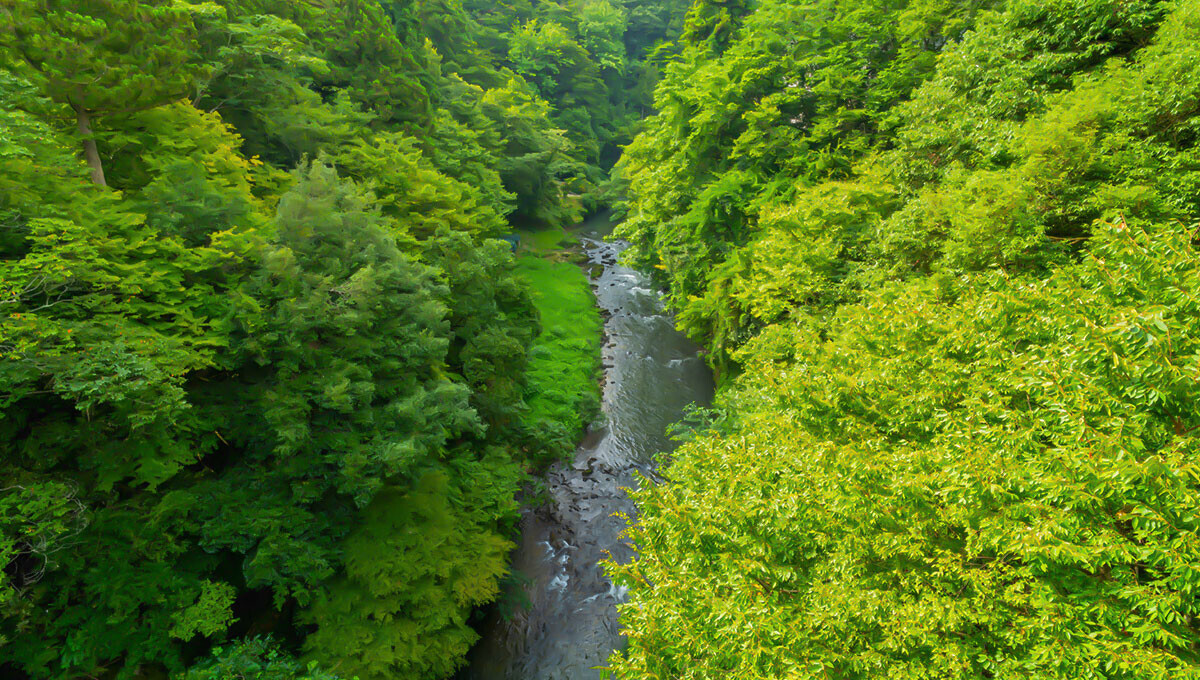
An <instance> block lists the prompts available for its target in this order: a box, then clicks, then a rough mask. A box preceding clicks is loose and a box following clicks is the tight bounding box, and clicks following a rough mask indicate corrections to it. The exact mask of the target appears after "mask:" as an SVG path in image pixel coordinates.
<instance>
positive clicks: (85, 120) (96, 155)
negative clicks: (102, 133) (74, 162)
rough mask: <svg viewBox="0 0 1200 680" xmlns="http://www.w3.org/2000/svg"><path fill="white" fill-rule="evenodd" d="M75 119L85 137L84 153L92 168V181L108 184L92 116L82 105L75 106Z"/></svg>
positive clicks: (80, 132) (102, 184)
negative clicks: (93, 128)
mask: <svg viewBox="0 0 1200 680" xmlns="http://www.w3.org/2000/svg"><path fill="white" fill-rule="evenodd" d="M75 121H76V123H78V124H79V134H80V136H81V137H83V155H84V156H85V157H86V158H87V164H88V167H89V168H91V169H92V181H93V182H95V183H96V184H99V185H100V186H102V187H103V186H108V183H107V182H105V181H104V165H103V164H102V163H101V162H100V150H99V149H97V148H96V138H95V137H93V136H92V116H91V114H89V113H88V111H87V109H85V108H83V107H82V106H76V107H75Z"/></svg>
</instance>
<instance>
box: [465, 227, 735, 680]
mask: <svg viewBox="0 0 1200 680" xmlns="http://www.w3.org/2000/svg"><path fill="white" fill-rule="evenodd" d="M607 230H608V223H607V219H605V218H603V217H602V218H601V219H600V220H597V221H596V222H595V223H592V224H585V225H583V229H582V236H583V237H584V239H583V242H584V245H585V250H586V252H587V254H588V257H589V260H590V263H591V271H592V287H593V290H594V291H595V294H596V300H597V302H598V303H599V305H600V307H601V309H603V310H604V312H605V313H606V315H607V316H608V320H607V322H606V324H605V331H606V334H607V337H606V339H605V345H604V349H603V361H604V366H605V371H604V376H605V383H604V398H603V402H602V407H601V408H602V411H603V417H602V418H601V420H600V421H599V422H597V423H594V424H593V425H592V427H591V428H589V432H588V435H587V437H586V438H585V440H584V442H583V443H582V444H581V445H580V447H579V448H578V449H577V450H576V452H575V458H574V460H573V461H572V462H570V463H569V464H568V463H562V464H558V465H555V466H553V467H552V468H551V469H550V471H549V472H548V474H547V475H546V478H545V483H546V486H547V492H548V495H549V498H550V502H549V503H547V504H546V505H545V506H543V507H539V508H530V509H527V510H525V511H524V514H523V517H522V519H521V537H520V539H519V541H518V546H517V549H516V551H515V552H514V555H513V568H514V569H515V570H517V571H518V572H519V573H521V574H524V575H525V576H526V577H528V578H529V579H530V581H529V583H528V584H527V585H526V587H525V591H526V595H527V596H528V606H527V607H524V608H522V609H521V610H519V611H517V612H516V613H515V614H512V615H510V616H509V617H504V616H501V615H500V613H499V612H493V613H492V614H491V616H490V617H489V619H488V621H487V623H486V624H485V626H484V628H483V630H482V634H483V639H482V640H481V641H480V642H479V644H478V645H476V647H475V649H474V650H472V653H471V658H470V661H469V666H468V667H467V668H466V670H464V671H463V672H462V673H461V674H460V675H459V677H460V680H590V679H592V678H599V677H600V671H599V670H598V669H597V667H599V666H603V665H604V664H605V663H606V661H607V659H608V656H609V654H610V653H611V652H612V651H613V650H614V649H617V648H619V647H620V646H621V644H622V641H623V638H622V636H621V632H620V629H619V626H618V622H617V611H616V605H617V603H619V602H622V601H624V598H625V593H624V592H623V590H622V589H620V588H617V587H615V586H614V585H613V584H612V582H611V581H609V579H608V578H607V577H606V576H605V575H604V571H603V569H602V568H601V566H600V562H601V560H604V559H606V558H607V557H609V556H611V557H612V559H614V560H616V561H618V562H621V563H624V562H626V561H628V560H630V559H631V558H632V557H633V556H634V553H633V550H632V548H631V546H630V545H629V544H628V542H627V541H626V540H624V539H623V538H622V537H621V533H622V531H623V530H624V529H625V528H626V526H627V524H626V520H625V519H624V518H623V517H631V516H633V515H634V514H635V512H636V508H635V507H634V505H633V502H632V501H631V500H630V498H629V496H628V495H627V494H626V492H625V489H626V488H631V487H634V486H636V485H637V477H635V474H634V473H635V472H640V473H641V474H643V475H645V476H647V477H650V478H653V476H654V467H655V455H656V454H658V453H659V452H663V451H669V450H670V449H671V448H672V447H673V443H672V442H671V441H670V440H669V439H668V438H667V436H666V429H667V427H668V426H669V425H670V424H671V423H674V422H676V421H678V420H679V418H680V416H681V415H682V413H683V409H684V408H685V407H686V406H687V405H688V404H690V403H693V402H694V403H698V404H707V403H708V401H709V400H710V399H711V398H712V393H713V383H712V376H711V374H710V373H709V371H708V368H707V367H706V366H705V365H704V362H703V361H702V360H701V359H700V358H699V356H698V350H699V348H697V347H696V346H695V345H694V344H692V343H691V342H689V341H688V340H687V339H686V338H684V337H683V335H681V334H680V333H679V332H678V331H676V330H675V326H674V322H673V320H672V318H671V317H670V315H668V314H667V313H665V312H664V311H663V305H662V301H661V300H660V299H659V296H658V292H657V290H656V289H655V287H654V286H653V285H651V283H650V281H649V279H648V278H647V277H646V276H644V275H643V274H641V273H639V272H637V271H634V270H632V269H628V268H626V267H622V266H620V265H618V264H617V256H618V255H619V254H620V251H621V250H622V249H623V248H624V244H622V243H619V242H616V243H607V242H604V241H602V240H601V239H602V238H603V237H604V236H605V235H606V233H607Z"/></svg>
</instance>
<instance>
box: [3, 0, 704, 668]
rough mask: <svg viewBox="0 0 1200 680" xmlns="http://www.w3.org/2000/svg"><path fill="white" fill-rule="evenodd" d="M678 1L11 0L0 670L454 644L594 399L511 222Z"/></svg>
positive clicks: (581, 159)
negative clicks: (522, 507) (569, 367)
mask: <svg viewBox="0 0 1200 680" xmlns="http://www.w3.org/2000/svg"><path fill="white" fill-rule="evenodd" d="M683 14H684V7H683V6H682V5H680V4H679V3H670V2H666V3H664V2H648V1H646V0H611V1H610V0H569V1H568V2H564V3H562V4H559V3H556V2H552V1H543V0H536V1H535V0H523V1H522V0H518V1H517V2H515V3H512V4H494V3H491V2H487V1H485V0H466V1H465V2H460V1H459V0H419V1H417V0H399V1H396V2H390V1H384V2H380V1H377V0H345V1H343V0H338V1H332V0H330V1H323V0H316V1H314V2H302V3H298V2H291V1H290V0H218V1H213V2H185V1H182V0H149V1H146V0H140V1H135V0H3V1H2V2H0V318H2V319H3V321H0V477H2V479H3V483H2V484H0V565H4V573H3V580H4V584H3V587H2V588H0V677H4V678H17V679H21V678H30V679H47V680H49V679H62V680H65V679H67V678H97V679H98V678H105V679H119V680H125V679H132V678H177V679H180V680H219V679H224V678H270V679H273V680H274V679H282V678H289V679H290V678H299V677H311V678H314V679H317V678H319V679H320V680H328V679H329V678H343V679H345V680H349V679H350V678H359V679H360V680H374V679H378V678H444V677H447V676H449V675H450V674H451V673H452V672H453V671H454V670H455V669H456V668H457V667H458V666H459V665H460V664H461V663H462V659H463V656H464V654H465V653H466V651H467V649H468V648H469V647H470V645H471V644H472V642H473V641H474V640H475V638H476V637H477V634H476V632H475V631H474V630H473V629H472V627H471V625H470V624H471V617H472V613H473V611H474V610H475V609H476V607H478V606H480V605H482V604H485V603H487V602H489V601H491V600H492V599H493V598H494V597H495V595H496V593H497V592H498V588H499V584H500V582H501V580H502V579H503V578H504V577H505V576H506V573H507V564H506V556H507V552H508V549H509V547H510V545H511V544H510V541H509V537H510V534H511V530H512V526H513V523H514V521H515V518H516V508H517V501H516V500H515V498H516V494H517V492H518V489H519V488H520V487H521V486H522V484H524V483H525V481H526V480H528V479H529V476H530V473H531V471H535V470H537V469H539V467H540V466H543V465H545V464H546V463H547V462H548V461H551V460H555V459H557V458H559V457H560V456H561V455H562V454H563V451H564V450H570V448H571V447H573V445H574V440H575V438H576V437H577V436H578V434H579V432H578V430H579V429H581V422H582V417H581V416H580V414H579V413H577V412H575V410H573V409H563V408H561V406H560V404H559V403H558V402H557V401H551V402H547V399H546V397H545V395H547V394H552V395H554V397H553V398H554V399H562V400H565V403H567V404H574V403H577V402H578V403H580V404H584V403H587V402H588V401H589V400H591V401H594V400H595V397H594V395H593V394H592V393H593V392H594V391H595V390H596V386H595V384H594V382H595V379H594V376H593V374H592V373H593V372H592V370H591V365H592V358H591V356H590V352H591V351H592V350H593V349H594V346H593V345H594V343H592V342H590V341H588V340H586V339H583V340H580V339H579V338H574V339H572V338H569V337H568V338H566V339H565V340H563V341H558V340H556V339H555V338H557V337H558V336H557V335H546V334H543V333H542V330H543V329H544V328H545V329H549V328H550V327H551V326H555V327H561V326H563V325H564V324H566V325H570V324H572V323H576V321H577V320H576V319H567V320H565V321H564V320H558V319H555V318H552V317H550V316H547V315H546V314H544V313H543V312H542V311H540V310H539V308H538V304H537V301H536V299H535V296H534V295H533V293H535V292H536V291H531V289H530V284H529V283H528V282H527V280H526V279H525V278H522V277H521V276H519V274H520V272H518V271H517V269H516V263H515V261H514V258H513V256H512V255H511V254H510V252H509V251H510V246H509V244H508V243H506V242H504V241H502V240H499V239H498V238H497V237H500V236H503V235H506V234H508V233H510V232H512V231H513V230H514V229H515V228H517V227H520V228H527V229H529V228H532V229H537V228H539V227H545V226H549V225H560V224H562V223H569V222H571V221H574V220H576V219H578V218H579V216H580V215H582V214H584V213H585V212H588V211H591V210H594V209H595V208H596V207H597V205H598V204H600V203H601V202H603V201H605V200H607V199H605V198H604V196H605V192H606V191H607V190H608V189H607V188H608V186H609V184H610V182H609V179H608V177H609V172H608V171H609V169H610V168H611V166H612V164H613V162H614V161H615V160H616V158H617V156H618V155H619V150H620V147H621V146H622V145H624V144H626V143H628V141H629V140H630V138H631V135H632V133H633V128H634V125H635V124H636V123H637V121H638V120H639V119H640V118H641V117H642V116H643V114H644V113H645V112H646V111H648V110H649V107H650V106H651V105H652V90H653V86H654V83H655V80H656V77H657V70H656V69H655V68H653V67H652V66H650V64H651V63H652V61H653V60H654V59H657V58H659V56H658V55H659V54H660V52H661V51H662V50H669V49H670V48H669V42H670V41H669V37H671V36H674V35H677V34H678V32H679V31H680V30H681V27H682V20H683ZM568 269H569V270H573V275H574V276H576V277H577V278H578V281H579V282H580V283H579V286H580V287H581V288H582V292H581V293H580V294H582V295H584V296H585V298H584V299H585V300H587V299H590V295H589V294H588V293H587V290H586V285H585V283H583V282H584V281H585V278H584V277H583V275H582V273H581V272H579V271H578V269H576V268H574V267H568ZM572 290H578V289H572ZM550 302H553V299H551V300H550ZM547 308H548V309H550V310H551V311H554V309H555V307H554V306H553V305H550V306H549V307H547ZM575 314H576V315H580V314H582V315H587V314H592V315H594V309H593V308H592V306H591V305H590V303H588V304H585V305H584V308H583V309H582V310H579V309H576V310H575ZM576 325H578V324H576ZM580 328H581V329H584V331H583V332H585V333H587V332H593V333H594V332H597V331H596V329H595V327H594V326H591V327H589V326H587V325H586V324H584V325H583V326H581V327H580ZM587 328H591V329H592V330H591V331H587V330H586V329H587ZM597 342H598V339H597ZM556 343H557V344H556ZM564 356H565V357H567V358H568V359H570V360H571V361H572V362H573V363H575V364H578V365H584V364H586V366H585V368H584V369H583V370H582V371H575V373H574V375H573V377H571V381H570V382H568V383H567V384H563V382H562V381H563V375H564V373H563V370H562V369H561V367H560V366H559V365H558V364H561V363H563V361H564ZM314 664H315V665H314Z"/></svg>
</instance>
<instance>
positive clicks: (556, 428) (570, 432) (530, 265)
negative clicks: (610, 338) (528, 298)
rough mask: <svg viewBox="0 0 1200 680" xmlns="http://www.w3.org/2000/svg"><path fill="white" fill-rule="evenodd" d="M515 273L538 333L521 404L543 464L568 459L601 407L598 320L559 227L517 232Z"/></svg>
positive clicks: (583, 278)
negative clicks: (526, 290)
mask: <svg viewBox="0 0 1200 680" xmlns="http://www.w3.org/2000/svg"><path fill="white" fill-rule="evenodd" d="M521 236H522V238H521V244H522V246H521V253H520V255H519V256H518V258H517V274H518V276H520V277H521V278H522V279H524V280H525V281H527V282H528V284H529V287H530V290H531V291H532V294H533V299H534V304H535V305H536V306H537V309H538V313H539V314H540V316H541V323H542V332H541V334H540V335H539V336H538V338H537V340H535V341H534V345H533V348H532V349H531V351H530V365H529V370H528V373H527V378H528V388H527V390H526V393H525V401H526V403H528V405H529V409H530V413H529V421H530V422H532V423H534V427H535V428H536V429H537V434H538V435H539V436H538V439H539V440H541V441H542V442H545V444H546V450H545V452H544V454H543V456H542V458H543V461H542V462H549V461H550V460H553V459H555V458H559V457H562V456H566V455H568V454H569V453H570V452H571V450H572V449H573V448H574V447H575V443H576V441H577V440H578V438H579V436H580V434H581V433H582V432H583V428H584V427H585V426H586V425H587V423H588V422H589V421H590V420H591V419H592V418H593V417H594V416H595V415H596V413H597V411H598V409H599V405H600V387H599V382H598V376H599V370H600V341H601V340H600V337H601V330H602V327H603V321H602V320H601V318H600V310H599V309H598V308H597V307H596V304H595V298H594V297H593V296H592V291H591V289H590V288H589V286H588V280H587V276H586V275H584V273H583V271H582V270H581V269H580V268H579V266H578V265H576V264H574V263H573V262H571V261H570V257H569V255H570V253H569V252H568V251H567V250H566V249H565V247H564V246H566V245H568V244H570V243H571V242H572V240H573V237H572V236H571V235H570V234H569V233H568V232H565V231H563V230H562V229H555V230H546V231H539V232H533V233H531V234H524V233H523V234H521Z"/></svg>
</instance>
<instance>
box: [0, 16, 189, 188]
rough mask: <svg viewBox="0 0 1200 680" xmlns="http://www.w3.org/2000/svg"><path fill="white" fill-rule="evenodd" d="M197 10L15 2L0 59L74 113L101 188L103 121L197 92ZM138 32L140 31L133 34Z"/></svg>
mask: <svg viewBox="0 0 1200 680" xmlns="http://www.w3.org/2000/svg"><path fill="white" fill-rule="evenodd" d="M191 11H192V7H191V6H189V5H186V4H183V3H181V2H177V1H175V0H150V1H149V2H144V1H140V0H12V1H11V2H10V3H5V5H0V23H3V25H4V26H5V28H3V29H0V48H3V50H0V54H3V55H4V56H3V58H4V59H5V60H6V61H9V62H15V63H10V64H8V65H10V66H16V67H17V68H18V69H19V70H20V71H23V72H25V73H27V74H28V76H29V78H30V79H31V80H33V81H34V82H35V83H36V84H37V85H39V86H40V87H41V88H42V90H43V91H44V92H45V94H46V95H47V96H49V97H51V98H52V99H53V100H54V101H56V102H59V103H61V104H65V105H67V106H68V107H69V108H70V110H71V112H72V113H73V114H74V117H75V122H76V127H77V128H78V130H79V136H80V139H81V142H82V144H83V150H84V156H85V157H86V158H87V162H88V166H89V167H90V168H91V171H92V181H93V182H95V183H96V184H100V185H103V184H105V183H106V181H105V177H104V165H103V163H102V161H101V158H100V151H99V149H98V148H97V146H96V138H95V130H94V121H95V119H96V118H98V117H100V116H104V115H107V114H112V113H119V112H132V111H138V110H144V109H147V108H153V107H156V106H161V105H163V104H166V103H168V102H171V101H175V100H178V99H182V98H183V97H185V96H187V95H188V94H190V93H191V92H192V88H193V85H194V82H195V81H196V79H197V77H198V76H199V74H200V73H201V72H202V71H203V67H202V66H201V64H199V63H198V62H197V61H196V58H195V55H196V54H197V52H198V49H197V45H196V42H195V29H194V27H193V25H192V14H191ZM131 27H136V30H131Z"/></svg>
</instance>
